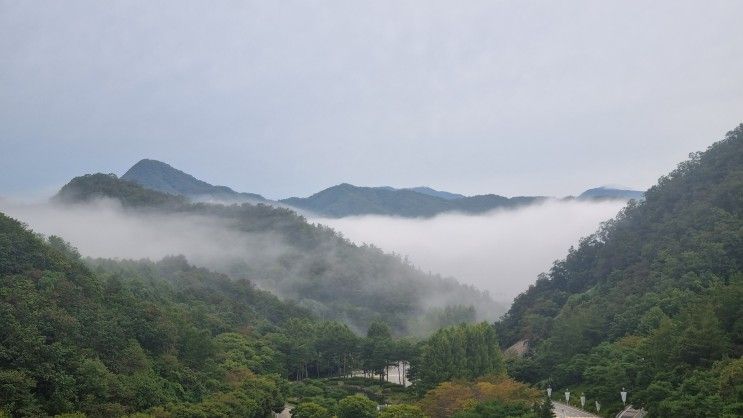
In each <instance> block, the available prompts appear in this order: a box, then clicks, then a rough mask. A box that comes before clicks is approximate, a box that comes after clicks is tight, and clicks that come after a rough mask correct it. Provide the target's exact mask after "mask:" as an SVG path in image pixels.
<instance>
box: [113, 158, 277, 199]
mask: <svg viewBox="0 0 743 418" xmlns="http://www.w3.org/2000/svg"><path fill="white" fill-rule="evenodd" d="M121 178H122V179H123V180H127V181H131V182H134V183H137V184H139V185H141V186H143V187H146V188H148V189H151V190H155V191H159V192H163V193H168V194H173V195H181V196H185V197H188V198H190V199H192V200H195V201H202V200H206V201H218V202H228V203H242V202H250V203H256V202H265V201H266V198H264V197H263V196H261V195H259V194H256V193H244V192H236V191H234V190H232V189H231V188H229V187H227V186H217V185H212V184H210V183H207V182H205V181H203V180H199V179H197V178H196V177H194V176H192V175H191V174H188V173H186V172H184V171H181V170H178V169H177V168H175V167H173V166H171V165H169V164H167V163H164V162H162V161H158V160H152V159H147V158H145V159H142V160H140V161H138V162H137V163H136V164H134V165H133V166H132V167H131V168H129V170H127V172H126V173H124V175H122V176H121Z"/></svg>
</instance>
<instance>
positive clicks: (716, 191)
mask: <svg viewBox="0 0 743 418" xmlns="http://www.w3.org/2000/svg"><path fill="white" fill-rule="evenodd" d="M498 329H499V330H500V336H501V337H502V343H503V344H504V346H508V345H510V344H512V343H515V342H517V341H519V340H523V339H526V340H528V342H529V344H530V346H531V349H532V350H531V353H530V354H529V355H527V356H526V357H524V358H521V359H518V360H514V361H513V362H512V364H511V365H510V366H511V372H512V373H515V375H516V376H517V377H520V378H522V379H525V380H527V381H531V382H541V384H543V385H547V384H551V385H552V386H553V387H554V388H556V390H557V389H558V388H568V387H569V388H571V389H575V388H580V389H581V390H585V392H586V394H587V396H588V397H589V399H590V398H593V399H597V400H600V401H601V402H602V403H603V404H604V405H605V406H609V407H612V406H613V407H615V408H616V407H618V406H619V405H621V403H620V402H619V391H620V390H621V388H622V387H625V388H627V389H628V391H629V397H630V401H631V402H632V403H634V404H635V405H643V406H645V408H646V409H647V410H649V411H650V414H651V416H663V417H666V416H668V417H670V416H673V417H713V416H714V417H718V416H730V417H732V416H742V415H743V384H742V382H743V359H741V355H742V354H743V125H740V126H738V127H737V128H736V129H735V130H733V131H731V132H729V133H728V134H727V135H726V137H725V139H723V140H721V141H719V142H717V143H715V144H713V145H712V146H711V147H709V149H708V150H706V151H705V152H700V153H695V154H692V155H691V158H690V160H688V161H686V162H684V163H682V164H680V165H679V167H678V168H677V169H676V170H675V171H673V172H672V173H670V174H669V175H667V176H664V177H662V178H661V179H660V180H659V182H658V184H657V185H656V186H654V187H652V188H650V189H649V190H648V191H647V192H646V193H645V200H644V201H641V202H637V201H633V202H631V203H630V204H629V205H628V206H627V207H626V208H625V209H624V210H623V211H622V212H621V213H620V214H619V215H618V216H617V217H616V218H615V219H613V220H611V221H609V222H606V223H605V224H604V225H603V226H602V227H601V228H600V230H599V231H598V232H597V233H595V234H594V235H592V236H590V237H588V238H586V239H584V240H582V241H581V243H580V245H579V246H578V248H575V249H571V250H570V253H569V255H568V256H567V257H566V258H565V259H564V260H561V261H559V262H556V263H555V264H554V266H553V267H552V269H551V270H550V272H549V273H548V274H545V275H542V276H541V277H540V278H539V279H538V280H537V282H536V284H535V285H533V286H532V287H530V288H529V290H528V291H526V292H525V293H523V294H521V295H520V296H518V297H517V298H516V300H515V301H514V303H513V306H512V307H511V309H510V310H509V312H508V313H507V315H506V316H505V317H504V319H503V320H502V321H501V322H500V323H499V324H498Z"/></svg>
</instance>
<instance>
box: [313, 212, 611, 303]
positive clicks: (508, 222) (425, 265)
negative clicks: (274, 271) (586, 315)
mask: <svg viewBox="0 0 743 418" xmlns="http://www.w3.org/2000/svg"><path fill="white" fill-rule="evenodd" d="M624 205H625V202H623V201H616V200H613V201H599V202H587V201H578V200H573V201H557V200H554V201H547V202H545V203H543V204H540V205H533V206H528V207H525V208H521V209H517V210H497V211H493V212H489V213H486V214H482V215H464V214H444V215H439V216H436V217H434V218H428V219H409V218H397V217H386V216H360V217H348V218H341V219H324V218H323V219H315V221H316V222H319V223H322V224H325V225H328V226H330V227H332V228H334V229H335V230H337V231H339V232H341V233H342V234H343V235H344V236H345V237H346V238H348V239H350V240H352V241H354V242H356V243H368V244H373V245H376V246H378V247H380V248H382V249H383V250H385V251H390V252H395V253H398V254H401V255H404V256H407V257H408V258H409V259H410V261H411V262H412V263H413V264H414V265H417V266H419V267H420V268H422V269H424V270H431V271H434V272H437V273H441V274H443V275H447V276H453V277H456V278H457V279H458V280H459V281H461V282H463V283H467V284H471V285H473V286H475V287H478V288H480V289H484V290H487V291H489V292H490V295H491V296H492V297H493V298H494V299H496V300H498V301H502V302H506V303H510V301H511V300H512V299H513V298H514V297H515V296H516V295H518V294H519V293H521V292H522V291H524V290H526V288H527V287H528V286H529V285H530V284H532V283H534V281H535V280H536V277H537V275H538V274H539V273H541V272H545V271H547V270H548V269H549V268H550V266H551V265H552V262H553V261H555V260H556V259H559V258H562V257H564V256H565V255H567V252H568V249H569V248H570V246H571V245H576V244H577V243H578V242H579V240H580V238H582V237H584V236H587V235H589V234H591V233H593V232H594V231H595V230H596V229H597V228H598V226H599V224H600V223H601V222H603V221H606V220H608V219H610V218H612V217H614V216H615V215H616V214H617V212H618V211H619V210H620V209H621V208H622V207H623V206H624Z"/></svg>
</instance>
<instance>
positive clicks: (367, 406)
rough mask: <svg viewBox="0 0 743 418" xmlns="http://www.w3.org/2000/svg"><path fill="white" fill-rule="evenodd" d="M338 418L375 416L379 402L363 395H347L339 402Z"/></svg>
mask: <svg viewBox="0 0 743 418" xmlns="http://www.w3.org/2000/svg"><path fill="white" fill-rule="evenodd" d="M337 415H338V418H374V417H376V416H377V403H376V402H374V401H372V400H370V399H369V398H367V397H366V396H363V395H353V396H347V397H345V398H343V399H341V400H340V401H339V402H338V413H337Z"/></svg>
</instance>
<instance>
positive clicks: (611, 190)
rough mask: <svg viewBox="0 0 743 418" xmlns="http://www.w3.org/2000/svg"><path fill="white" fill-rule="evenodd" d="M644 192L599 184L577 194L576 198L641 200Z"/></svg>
mask: <svg viewBox="0 0 743 418" xmlns="http://www.w3.org/2000/svg"><path fill="white" fill-rule="evenodd" d="M644 194H645V192H642V191H639V190H630V189H625V188H617V187H611V186H599V187H595V188H593V189H588V190H586V191H585V192H583V193H581V194H580V195H579V196H578V199H582V200H588V199H593V200H597V199H598V200H601V199H621V200H630V199H635V200H641V199H642V198H643V196H644Z"/></svg>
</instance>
